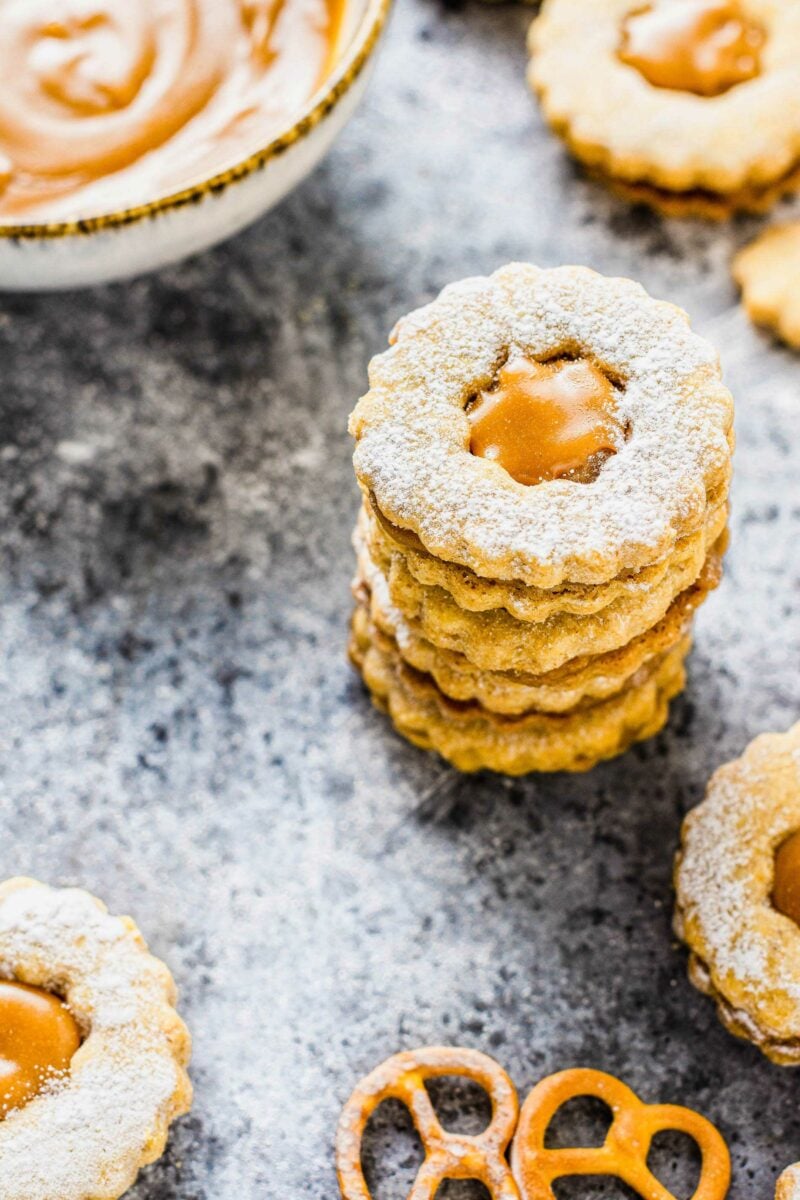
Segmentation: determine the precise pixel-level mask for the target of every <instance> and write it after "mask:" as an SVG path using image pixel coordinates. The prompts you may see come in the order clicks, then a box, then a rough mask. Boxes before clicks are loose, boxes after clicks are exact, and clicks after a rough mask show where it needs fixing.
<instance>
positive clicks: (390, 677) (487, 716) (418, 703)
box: [350, 620, 691, 775]
mask: <svg viewBox="0 0 800 1200" xmlns="http://www.w3.org/2000/svg"><path fill="white" fill-rule="evenodd" d="M351 630H352V632H351V640H350V657H351V660H352V662H353V664H354V666H355V667H356V668H357V670H358V671H359V672H360V673H361V675H362V678H363V679H364V682H365V684H366V685H367V688H368V690H369V692H370V694H371V696H372V699H373V702H374V704H375V705H376V707H377V708H379V709H381V711H384V712H388V714H389V716H390V717H391V720H392V723H393V724H394V726H395V728H396V730H397V731H398V733H400V734H402V736H403V737H405V738H406V739H407V740H408V741H410V742H412V743H413V744H414V745H416V746H419V747H420V748H421V749H424V750H436V751H437V752H438V753H439V754H440V755H441V756H442V758H444V759H446V760H447V761H448V762H450V763H452V765H453V766H454V767H456V768H457V769H458V770H460V771H467V772H469V771H478V770H481V769H483V768H488V769H489V770H492V771H498V772H501V773H503V774H507V775H524V774H528V773H529V772H531V771H571V772H581V771H588V770H589V769H590V768H591V767H593V766H596V765H597V763H599V762H601V761H603V760H604V759H608V758H614V757H616V756H617V755H619V754H622V753H623V751H624V750H626V749H627V748H628V747H629V746H630V745H632V744H633V742H636V741H641V740H643V739H645V738H648V737H651V736H653V735H654V734H656V733H657V732H658V731H659V730H660V729H661V728H662V727H663V725H664V724H665V723H666V720H667V717H668V715H669V702H670V700H671V699H672V698H673V697H674V696H676V695H677V694H678V693H679V692H680V691H681V690H682V688H683V686H684V684H685V680H686V674H685V670H684V660H685V658H686V655H687V654H688V652H689V649H690V646H691V639H690V638H689V637H688V636H687V637H686V638H685V639H684V640H683V641H682V642H681V643H680V644H679V645H678V646H677V647H676V648H675V649H674V650H672V651H670V652H669V653H668V654H667V655H666V656H665V657H664V658H663V659H662V660H661V661H660V663H659V664H658V665H657V666H656V667H655V669H653V670H652V671H650V672H648V671H647V670H646V669H645V670H643V672H642V678H641V679H640V678H634V680H632V681H631V684H630V686H629V687H628V688H626V689H625V690H624V691H623V692H620V693H618V694H617V695H616V696H614V697H612V698H611V699H609V700H603V701H599V702H598V703H597V704H593V705H590V706H588V707H587V708H583V709H580V710H579V711H577V712H574V713H567V714H563V715H553V714H548V713H530V714H527V715H525V716H522V717H516V718H515V717H504V716H499V715H497V714H494V713H490V712H488V711H487V710H486V709H483V708H481V706H480V705H476V704H458V703H457V702H455V701H452V700H448V699H447V697H446V696H444V695H443V694H442V693H441V692H440V691H439V689H438V688H437V686H436V684H435V683H434V682H433V680H432V679H431V678H430V677H428V676H425V675H421V674H420V673H419V672H418V671H415V670H414V669H413V668H412V667H409V666H408V665H407V664H405V663H404V662H403V660H402V658H401V656H400V654H399V651H398V650H397V648H396V647H392V646H391V645H389V647H388V648H385V647H384V646H383V645H381V646H379V645H378V644H377V642H376V641H373V640H372V637H371V632H370V630H369V626H368V624H367V625H366V626H365V625H364V624H363V623H362V622H361V621H358V620H354V622H353V625H352V627H351ZM387 641H388V639H387Z"/></svg>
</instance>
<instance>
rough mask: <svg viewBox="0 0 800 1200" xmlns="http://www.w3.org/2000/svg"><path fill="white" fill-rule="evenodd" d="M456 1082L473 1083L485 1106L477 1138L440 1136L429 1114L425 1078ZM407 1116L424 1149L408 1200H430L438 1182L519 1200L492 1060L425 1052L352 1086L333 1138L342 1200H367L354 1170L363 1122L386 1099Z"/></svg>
mask: <svg viewBox="0 0 800 1200" xmlns="http://www.w3.org/2000/svg"><path fill="white" fill-rule="evenodd" d="M440 1075H459V1076H462V1077H463V1078H464V1079H471V1080H473V1081H474V1082H475V1083H477V1084H479V1085H480V1086H481V1087H482V1088H483V1089H484V1090H485V1091H486V1092H487V1093H488V1094H489V1097H490V1099H491V1101H492V1119H491V1121H490V1123H489V1125H488V1126H487V1128H486V1129H485V1130H484V1131H483V1133H480V1134H478V1135H476V1136H474V1137H473V1136H468V1135H467V1134H462V1133H447V1132H446V1131H445V1130H444V1129H442V1126H441V1125H440V1123H439V1120H438V1118H437V1116H436V1113H435V1112H434V1110H433V1105H432V1103H431V1100H430V1097H429V1095H428V1092H427V1090H426V1088H425V1080H426V1079H434V1078H436V1077H437V1076H440ZM390 1098H391V1099H394V1100H400V1101H402V1103H403V1104H405V1106H406V1108H407V1109H408V1110H409V1112H410V1113H411V1117H412V1119H413V1121H414V1126H415V1128H416V1130H417V1133H418V1134H419V1137H420V1140H421V1142H422V1145H423V1148H424V1150H425V1161H424V1162H423V1164H422V1166H421V1167H420V1169H419V1171H418V1173H417V1177H416V1179H415V1180H414V1185H413V1187H412V1188H411V1191H410V1192H409V1194H408V1200H433V1198H434V1197H435V1195H436V1192H437V1190H438V1188H439V1185H440V1184H441V1182H442V1180H444V1179H479V1180H480V1181H481V1183H483V1184H484V1185H485V1186H486V1187H487V1188H488V1190H489V1194H490V1195H491V1197H492V1200H519V1191H518V1190H517V1185H516V1183H515V1182H514V1177H513V1175H512V1174H511V1170H510V1168H509V1166H508V1162H507V1161H506V1157H505V1152H506V1148H507V1146H508V1143H509V1142H510V1141H511V1137H512V1134H513V1133H514V1129H515V1127H516V1124H517V1116H518V1113H519V1106H518V1102H517V1093H516V1091H515V1089H514V1085H513V1083H512V1082H511V1080H510V1079H509V1077H508V1075H506V1073H505V1071H504V1070H503V1069H502V1067H500V1066H499V1065H498V1064H497V1063H496V1062H495V1061H494V1059H491V1058H489V1057H488V1056H487V1055H485V1054H480V1053H479V1052H478V1051H477V1050H465V1049H461V1048H459V1047H442V1046H427V1047H425V1048H424V1049H421V1050H410V1051H405V1052H404V1053H402V1054H395V1055H394V1056H393V1057H392V1058H389V1059H387V1060H386V1062H385V1063H383V1064H382V1065H381V1066H379V1067H377V1068H376V1069H375V1070H374V1071H373V1072H372V1073H371V1074H370V1075H367V1077H366V1078H365V1079H362V1080H361V1082H360V1083H359V1084H358V1086H357V1087H356V1089H355V1091H354V1092H353V1094H352V1096H351V1097H350V1099H349V1100H348V1101H347V1104H346V1105H345V1107H344V1110H343V1112H342V1115H341V1118H340V1120H339V1128H338V1130H337V1133H336V1173H337V1176H338V1178H339V1187H340V1189H341V1193H342V1196H343V1197H344V1200H371V1196H370V1192H369V1188H368V1187H367V1184H366V1180H365V1179H364V1171H363V1168H362V1166H361V1141H362V1138H363V1135H364V1129H365V1127H366V1124H367V1121H368V1120H369V1118H370V1115H371V1114H372V1113H373V1112H374V1111H375V1109H376V1108H377V1107H378V1105H379V1104H381V1103H382V1102H383V1101H384V1100H388V1099H390Z"/></svg>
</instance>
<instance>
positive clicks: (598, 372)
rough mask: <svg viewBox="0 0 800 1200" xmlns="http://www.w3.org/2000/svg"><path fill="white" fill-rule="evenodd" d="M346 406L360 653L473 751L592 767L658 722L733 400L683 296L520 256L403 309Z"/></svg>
mask: <svg viewBox="0 0 800 1200" xmlns="http://www.w3.org/2000/svg"><path fill="white" fill-rule="evenodd" d="M370 383H371V388H370V391H369V392H368V393H367V395H366V396H364V397H363V398H362V399H361V400H360V401H359V404H358V406H357V408H356V410H355V412H354V414H353V416H352V419H351V432H352V433H353V435H354V436H355V438H356V441H357V447H356V452H355V458H354V463H355V470H356V475H357V477H358V481H359V484H360V486H361V489H362V492H363V504H362V508H361V512H360V515H359V518H358V524H357V527H356V531H355V546H356V553H357V557H358V572H357V576H356V580H355V586H354V591H355V597H356V601H357V607H356V611H355V615H354V617H353V623H352V636H351V643H350V652H351V657H352V659H353V661H354V663H355V664H356V665H357V667H358V668H359V670H360V671H361V673H362V675H363V677H364V680H365V682H366V684H367V686H368V688H369V690H370V692H371V693H372V696H373V699H374V700H375V702H376V703H377V704H378V705H379V706H380V707H381V708H383V709H385V710H387V711H388V713H389V714H390V716H391V718H392V720H393V722H394V724H395V726H396V727H397V729H398V730H399V731H400V732H401V733H402V734H403V735H404V736H405V737H407V738H408V739H409V740H410V741H412V742H414V743H415V744H416V745H419V746H423V747H425V748H429V749H435V750H437V751H438V752H439V753H440V754H442V755H443V756H444V757H445V758H446V759H448V760H449V761H450V762H452V763H453V764H454V765H455V766H457V767H459V768H460V769H462V770H467V771H468V770H476V769H479V768H481V767H489V768H491V769H494V770H497V771H503V772H507V773H510V774H521V773H525V772H528V771H554V770H572V771H577V770H585V769H587V768H588V767H591V766H593V765H594V764H595V763H597V762H598V761H600V760H601V759H604V758H610V757H612V756H614V755H616V754H619V753H620V752H621V751H623V750H624V749H625V748H626V747H627V746H629V745H630V744H631V743H632V742H634V741H637V740H639V739H641V738H645V737H648V736H650V735H651V734H653V733H655V732H656V731H657V730H659V729H660V728H661V726H662V725H663V724H664V722H665V720H666V718H667V710H668V704H669V701H670V699H671V698H672V697H673V696H674V695H675V694H676V693H677V692H679V691H680V690H681V689H682V687H683V685H684V680H685V675H684V661H685V658H686V656H687V653H688V650H689V646H690V629H691V622H692V617H693V614H694V612H695V610H696V609H697V607H698V605H699V604H701V603H702V602H703V600H704V599H705V597H706V595H707V594H708V592H709V591H710V590H711V589H712V588H714V587H716V585H717V583H718V582H719V578H720V572H721V557H722V552H723V550H724V542H725V537H726V523H727V499H728V486H729V481H730V459H731V445H732V432H731V425H732V400H731V397H730V394H729V392H728V391H727V390H726V389H725V387H724V386H723V384H722V382H721V379H720V372H719V365H718V361H717V357H716V355H715V353H714V352H713V351H712V349H711V348H710V347H709V346H708V344H707V343H705V342H704V341H702V340H701V339H700V338H698V337H697V336H696V335H694V334H693V333H692V332H691V330H690V329H689V325H688V320H687V318H686V316H685V314H684V313H682V312H681V311H680V310H679V309H677V308H674V307H673V306H672V305H668V304H663V303H659V302H656V301H654V300H652V299H651V298H650V297H649V296H647V294H646V293H645V292H644V290H643V289H642V288H641V287H639V286H638V285H637V284H634V283H631V282H630V281H628V280H619V279H606V278H603V277H602V276H600V275H597V274H595V273H594V272H591V271H588V270H585V269H582V268H558V269H555V270H550V271H544V270H539V269H537V268H535V267H532V266H528V265H522V264H514V265H511V266H509V267H506V268H504V269H503V270H501V271H498V272H496V273H495V274H494V275H493V276H491V277H490V278H488V279H471V280H465V281H464V282H462V283H460V284H456V285H453V286H451V287H449V288H447V289H446V290H445V291H444V292H443V293H442V295H441V296H440V297H439V299H438V300H436V301H435V302H434V303H433V304H431V305H429V306H428V307H427V308H424V309H421V310H420V311H418V312H416V313H414V314H412V315H411V316H410V317H408V318H406V319H405V320H403V321H401V322H400V324H399V325H398V327H397V329H396V330H395V332H394V334H393V337H392V347H391V349H390V350H389V351H388V352H387V353H385V354H383V355H381V356H379V357H378V358H376V359H374V360H373V362H372V364H371V366H370Z"/></svg>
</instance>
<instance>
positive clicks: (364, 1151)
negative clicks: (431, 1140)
mask: <svg viewBox="0 0 800 1200" xmlns="http://www.w3.org/2000/svg"><path fill="white" fill-rule="evenodd" d="M424 1158H425V1152H424V1150H423V1147H422V1142H421V1141H420V1138H419V1134H418V1133H417V1131H416V1129H415V1128H414V1122H413V1121H412V1120H411V1113H410V1112H409V1111H408V1109H407V1108H406V1106H405V1105H404V1104H401V1102H400V1101H399V1100H384V1101H383V1103H382V1104H379V1105H378V1107H377V1108H376V1109H375V1112H374V1113H373V1114H372V1115H371V1117H370V1118H369V1121H368V1122H367V1127H366V1129H365V1130H364V1137H363V1140H362V1143H361V1164H362V1167H363V1169H364V1178H365V1179H366V1182H367V1187H368V1188H369V1193H370V1195H371V1196H372V1198H373V1200H405V1197H406V1196H408V1193H409V1192H410V1191H411V1188H412V1186H413V1183H414V1180H415V1178H416V1176H417V1172H418V1171H419V1169H420V1167H421V1166H422V1163H423V1160H424Z"/></svg>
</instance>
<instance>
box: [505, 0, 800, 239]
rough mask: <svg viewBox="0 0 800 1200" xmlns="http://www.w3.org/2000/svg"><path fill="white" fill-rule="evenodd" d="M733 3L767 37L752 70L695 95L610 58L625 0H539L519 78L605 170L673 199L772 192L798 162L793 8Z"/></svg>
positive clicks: (798, 33) (799, 30)
mask: <svg viewBox="0 0 800 1200" xmlns="http://www.w3.org/2000/svg"><path fill="white" fill-rule="evenodd" d="M742 6H743V8H744V10H745V13H746V15H747V16H748V17H749V18H751V19H752V20H754V21H755V22H756V23H757V24H759V25H761V27H762V28H763V29H764V30H765V31H766V34H767V37H766V42H765V44H764V46H763V47H762V50H761V70H760V72H759V74H758V75H757V76H756V77H755V78H753V79H751V80H748V81H746V82H743V83H739V84H737V85H736V86H735V87H732V88H730V89H729V90H728V91H726V92H724V93H723V94H722V95H719V96H713V97H707V96H698V95H695V94H693V93H691V92H686V91H681V90H678V89H674V90H673V89H670V88H664V87H654V86H653V85H652V84H651V83H649V82H648V80H647V79H645V77H644V76H643V75H642V74H641V73H640V72H639V71H638V70H637V69H636V68H635V67H632V66H629V65H628V64H626V63H624V62H623V61H622V60H621V59H620V57H619V55H618V49H619V44H620V35H621V29H622V23H623V21H624V19H625V17H626V16H628V15H629V14H630V13H631V12H632V11H633V10H634V9H635V8H636V5H635V4H634V3H632V0H588V3H587V0H545V3H544V4H543V5H542V8H541V10H540V13H539V15H538V16H537V17H536V18H534V21H533V23H532V25H531V28H530V32H529V35H528V47H529V52H530V55H531V61H530V64H529V69H528V79H529V82H530V85H531V87H532V88H533V90H534V91H535V92H536V94H537V95H538V97H539V100H540V103H541V106H542V109H543V112H544V114H545V117H546V119H547V121H548V123H549V124H550V126H551V127H552V128H553V130H554V131H555V132H556V133H557V134H559V136H560V137H562V138H563V140H564V141H565V142H566V143H567V145H568V146H569V148H570V150H571V151H572V152H573V154H575V156H576V157H577V158H579V159H580V160H581V161H582V162H583V163H585V164H586V165H587V166H588V167H590V168H591V169H592V170H594V171H597V172H598V173H600V174H601V175H602V176H603V177H604V178H606V179H614V180H618V181H620V182H621V183H622V184H626V183H627V184H633V185H637V186H638V185H650V186H651V187H653V188H657V189H659V190H660V191H661V192H662V193H663V192H667V193H671V194H672V196H673V197H677V198H679V199H680V198H682V197H686V196H689V197H690V199H691V194H692V193H697V192H701V193H702V192H704V193H706V194H707V195H708V196H709V197H710V201H709V202H710V203H711V202H713V204H714V205H717V204H720V205H726V204H727V205H728V206H729V207H730V210H731V211H732V210H733V209H735V208H737V207H739V206H741V207H747V206H748V202H749V201H750V200H751V199H752V198H755V200H756V202H759V201H760V200H763V201H764V202H767V201H768V198H769V195H770V193H771V194H772V196H773V198H774V199H777V198H778V197H779V195H780V194H781V193H782V191H785V190H787V187H788V186H790V185H787V179H789V178H790V177H791V176H792V175H793V174H794V173H795V172H796V171H797V169H798V167H800V10H798V8H797V6H796V5H791V4H776V3H774V0H744V2H743V5H742ZM639 198H640V199H644V200H646V201H648V202H649V200H650V199H651V198H652V193H651V194H650V195H649V196H648V194H647V193H642V194H641V195H640V197H639ZM698 199H699V198H698ZM656 200H658V197H656ZM655 207H659V204H658V203H656V205H655ZM701 207H702V206H701ZM698 215H708V214H707V213H703V212H702V211H701V212H699V213H698Z"/></svg>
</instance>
